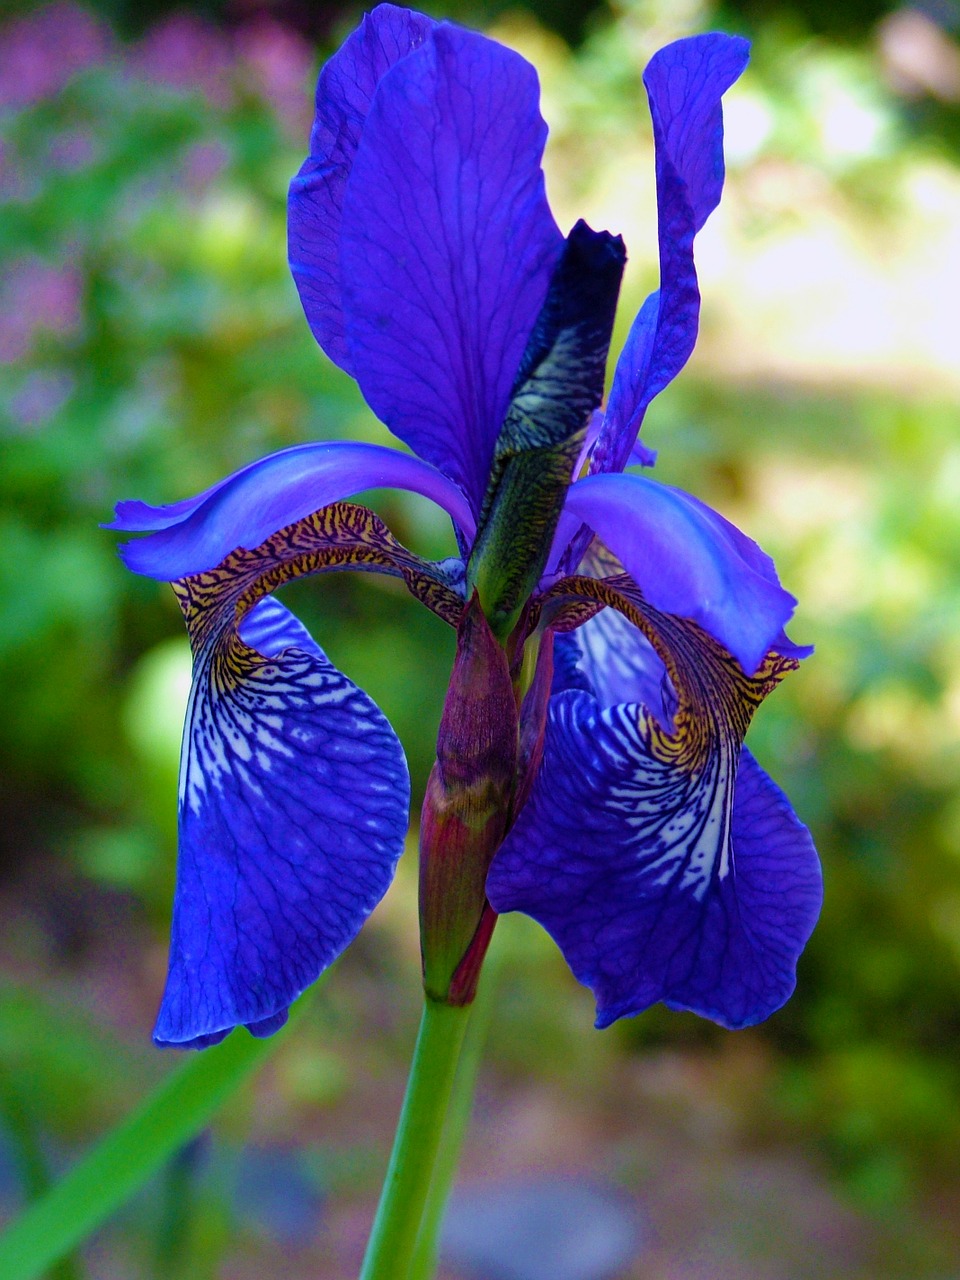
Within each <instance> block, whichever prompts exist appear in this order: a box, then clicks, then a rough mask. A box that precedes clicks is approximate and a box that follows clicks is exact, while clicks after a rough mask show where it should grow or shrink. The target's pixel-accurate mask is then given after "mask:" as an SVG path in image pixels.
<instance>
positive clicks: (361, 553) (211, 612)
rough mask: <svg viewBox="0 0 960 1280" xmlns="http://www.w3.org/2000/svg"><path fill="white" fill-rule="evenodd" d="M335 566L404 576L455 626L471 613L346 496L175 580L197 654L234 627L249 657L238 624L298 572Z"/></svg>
mask: <svg viewBox="0 0 960 1280" xmlns="http://www.w3.org/2000/svg"><path fill="white" fill-rule="evenodd" d="M333 569H356V570H360V571H364V570H368V571H374V572H380V573H386V574H389V575H390V576H393V577H399V578H402V579H403V580H404V582H405V583H406V586H407V588H408V590H409V591H410V592H411V594H412V595H413V596H415V597H416V598H417V599H418V600H420V601H421V602H422V603H423V604H425V605H426V606H427V608H428V609H431V610H432V611H433V612H434V613H436V614H437V615H438V616H439V617H441V618H442V619H443V620H444V621H445V622H447V623H449V625H450V626H453V627H455V626H456V625H457V623H458V622H459V619H460V615H461V614H462V612H463V600H462V599H461V597H460V596H459V595H458V594H457V592H456V591H455V590H454V589H453V587H452V586H450V585H449V584H448V583H447V582H446V581H445V580H444V577H443V575H442V573H441V571H440V570H439V569H437V568H436V567H435V566H433V565H431V564H430V563H429V562H427V561H425V560H421V558H420V557H419V556H416V555H414V554H413V552H411V551H408V550H407V549H406V548H405V547H404V546H402V545H401V544H400V543H399V542H398V541H397V540H396V538H394V536H393V534H392V533H391V532H390V530H389V529H388V528H387V527H386V525H385V524H384V523H383V521H382V520H380V519H379V518H378V517H377V516H375V515H374V514H373V512H372V511H368V510H367V509H366V507H361V506H358V505H357V504H355V503H348V502H339V503H334V504H332V505H330V506H327V507H323V508H322V509H321V510H319V511H316V512H314V513H313V514H312V515H309V516H305V517H304V518H303V519H302V520H298V521H296V523H295V524H291V525H288V526H287V527H286V528H284V529H281V530H279V532H277V533H275V534H274V535H273V536H272V537H270V538H268V539H267V540H266V541H265V542H263V543H262V544H261V545H260V546H259V547H256V548H254V549H252V550H247V549H246V548H243V547H240V548H238V549H237V550H236V551H233V552H231V554H230V555H229V556H227V557H226V559H224V560H223V561H222V562H221V563H220V564H219V565H217V567H216V568H215V569H210V570H207V571H205V572H203V573H197V574H193V575H191V576H190V577H188V578H182V579H180V581H178V582H174V583H173V584H172V585H173V589H174V591H175V593H176V595H177V599H178V601H179V603H180V608H181V610H182V612H183V616H184V619H185V621H186V624H187V630H188V632H189V635H190V643H191V646H192V648H193V651H194V653H195V654H198V653H200V652H202V651H204V650H206V649H207V648H208V647H209V646H210V645H211V644H213V643H216V641H217V640H218V639H219V638H220V637H222V635H223V633H224V631H227V630H229V631H231V632H233V633H234V640H233V644H232V645H231V648H235V649H236V659H237V660H241V655H240V650H241V649H242V648H243V647H244V646H243V645H242V642H241V641H239V639H237V638H236V634H235V629H236V627H237V626H238V625H239V623H240V622H241V620H242V619H243V617H244V615H245V614H246V613H247V612H248V611H249V610H250V609H252V608H253V606H254V605H255V604H256V603H257V601H258V600H260V599H262V598H263V597H264V596H265V595H269V594H270V593H271V592H273V591H276V590H277V589H278V588H279V587H281V586H283V585H284V584H285V583H287V582H292V581H293V580H294V579H296V578H302V577H305V576H307V575H309V574H314V573H323V572H325V571H328V570H333ZM230 665H232V663H231V664H230Z"/></svg>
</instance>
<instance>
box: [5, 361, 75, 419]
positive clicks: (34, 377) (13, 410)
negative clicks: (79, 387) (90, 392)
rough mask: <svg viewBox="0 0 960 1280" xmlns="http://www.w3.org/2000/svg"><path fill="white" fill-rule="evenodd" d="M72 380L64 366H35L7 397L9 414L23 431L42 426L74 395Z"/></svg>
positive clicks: (73, 380)
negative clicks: (52, 368)
mask: <svg viewBox="0 0 960 1280" xmlns="http://www.w3.org/2000/svg"><path fill="white" fill-rule="evenodd" d="M74 387H75V379H74V378H73V377H72V376H71V375H70V374H69V373H68V372H67V371H66V370H64V369H58V370H54V371H51V370H45V369H34V370H33V372H31V373H29V374H28V375H27V377H26V378H25V379H24V381H23V385H22V386H21V387H20V389H19V390H18V391H17V392H16V393H15V394H14V395H13V396H12V397H11V399H10V417H11V419H12V421H13V424H14V427H15V428H17V429H18V430H19V431H20V432H21V433H22V434H27V433H28V432H31V431H37V430H39V429H40V428H41V427H45V426H46V425H47V423H48V422H49V421H50V419H51V418H52V417H53V416H54V414H55V413H57V411H58V410H59V409H61V408H62V407H63V405H64V404H65V403H66V401H67V400H68V399H69V398H70V396H71V395H72V394H73V391H74Z"/></svg>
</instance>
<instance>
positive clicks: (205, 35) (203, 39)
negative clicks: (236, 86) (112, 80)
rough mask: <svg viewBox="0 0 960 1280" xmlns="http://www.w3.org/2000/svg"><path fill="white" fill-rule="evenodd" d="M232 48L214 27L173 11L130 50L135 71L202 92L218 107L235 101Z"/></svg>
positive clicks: (171, 85) (174, 86) (160, 82)
mask: <svg viewBox="0 0 960 1280" xmlns="http://www.w3.org/2000/svg"><path fill="white" fill-rule="evenodd" d="M232 63H233V57H232V51H231V49H230V44H229V41H228V40H227V39H226V37H224V36H223V35H222V34H221V33H220V32H218V31H217V30H216V29H215V28H213V27H211V26H210V25H209V24H207V23H205V22H202V21H201V20H200V19H199V18H196V17H194V16H193V15H192V14H188V13H178V14H174V15H173V16H172V17H170V18H167V19H166V20H165V21H163V22H161V23H159V24H158V25H157V26H156V27H154V28H153V29H152V30H151V31H149V32H148V33H147V35H146V36H144V38H143V40H142V41H141V43H140V45H139V46H138V47H137V48H136V49H134V50H133V51H132V52H131V55H130V65H131V67H132V68H133V70H134V71H135V72H136V73H137V74H139V75H141V76H143V77H145V78H146V79H147V80H150V81H152V82H153V83H154V84H157V85H164V86H166V87H167V88H172V89H182V90H185V91H187V92H192V91H198V92H200V93H203V94H204V95H205V96H206V97H207V98H208V99H209V100H210V101H211V102H212V103H214V104H215V105H216V106H219V107H226V106H229V105H230V103H231V102H232V100H233V90H232V85H231V72H232V69H233V68H232Z"/></svg>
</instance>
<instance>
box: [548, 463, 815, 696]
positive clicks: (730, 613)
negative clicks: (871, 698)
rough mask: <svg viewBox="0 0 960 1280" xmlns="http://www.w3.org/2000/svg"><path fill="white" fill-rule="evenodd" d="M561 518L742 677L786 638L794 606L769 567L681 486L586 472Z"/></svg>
mask: <svg viewBox="0 0 960 1280" xmlns="http://www.w3.org/2000/svg"><path fill="white" fill-rule="evenodd" d="M564 513H565V515H566V516H567V517H572V518H573V519H575V520H579V521H582V522H583V523H584V524H585V525H588V526H589V527H590V528H592V529H593V530H594V531H595V532H596V534H597V535H598V536H599V537H600V538H601V539H602V540H603V542H604V543H605V544H606V546H607V547H608V548H609V549H610V551H612V552H613V553H614V555H615V556H616V558H617V560H619V561H620V563H621V564H622V565H623V567H624V568H625V569H626V570H627V572H628V573H629V574H630V576H631V577H632V578H633V579H634V581H635V582H636V584H637V586H638V587H639V588H640V590H641V591H642V592H643V595H644V597H645V599H646V600H647V601H648V602H649V603H650V604H651V605H653V606H654V608H656V609H659V610H660V611H661V612H663V613H669V614H675V615H678V616H680V617H685V618H690V619H692V620H693V621H694V622H697V623H699V624H700V625H701V626H702V627H703V628H704V629H705V630H706V631H708V632H709V633H710V634H711V635H712V636H714V637H715V638H716V639H717V640H718V641H719V642H720V643H721V644H722V645H723V646H724V647H725V648H726V649H728V650H729V651H730V652H731V653H732V654H733V655H734V656H735V657H736V658H737V660H738V661H739V662H740V664H741V665H742V667H743V669H744V671H746V672H748V673H750V672H753V671H755V670H756V669H757V667H758V666H759V665H760V663H761V662H762V660H763V657H764V655H765V654H766V652H767V651H768V650H769V649H770V648H771V647H772V645H773V644H774V642H775V641H777V640H780V639H783V640H785V639H786V637H784V636H783V627H784V625H785V623H786V622H787V621H788V619H789V618H790V617H791V615H792V613H793V610H794V607H795V605H796V600H795V598H794V597H793V596H792V595H790V593H789V592H787V591H784V589H783V587H781V586H780V582H779V579H778V577H777V572H776V568H775V567H774V564H773V561H772V560H771V559H770V557H769V556H768V555H767V554H766V553H765V552H764V551H762V550H761V549H760V547H758V546H757V544H756V543H755V542H754V541H753V540H752V539H750V538H748V537H747V536H746V534H744V533H741V532H740V530H739V529H737V528H736V526H735V525H732V524H731V523H730V521H729V520H725V519H724V517H723V516H721V515H719V514H718V513H717V512H716V511H713V510H711V508H710V507H708V506H706V504H705V503H702V502H700V501H699V500H698V499H696V498H694V497H691V495H690V494H687V493H684V492H683V490H681V489H674V488H672V487H671V486H669V485H665V484H660V483H658V482H657V481H656V480H650V479H648V478H647V477H646V476H638V475H597V476H588V477H587V478H586V479H584V480H578V481H577V482H576V483H575V484H573V485H571V486H570V489H569V492H568V494H567V502H566V506H565V508H564ZM787 644H789V641H787ZM790 651H791V653H792V655H793V656H796V657H801V656H805V653H806V652H809V650H806V651H804V650H800V649H797V648H796V647H795V646H792V645H791V646H790Z"/></svg>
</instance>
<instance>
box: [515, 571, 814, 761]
mask: <svg viewBox="0 0 960 1280" xmlns="http://www.w3.org/2000/svg"><path fill="white" fill-rule="evenodd" d="M586 602H593V603H595V604H598V605H600V606H603V605H606V606H607V607H609V608H613V609H616V610H617V611H618V612H620V613H622V614H623V615H624V617H626V618H628V619H629V620H630V621H631V622H632V623H633V624H634V626H636V627H638V628H639V629H640V631H642V632H643V634H644V635H645V636H646V638H647V639H648V640H649V641H650V643H651V645H652V646H653V648H654V649H655V650H656V652H657V654H658V656H659V657H660V659H661V661H662V662H663V664H664V666H665V667H666V669H667V674H668V675H669V676H670V679H671V681H672V683H673V687H674V689H675V691H676V693H677V699H678V705H677V710H676V714H675V715H674V718H673V724H672V725H663V724H661V723H660V722H659V721H658V720H657V719H656V718H655V717H654V716H652V715H650V714H649V713H648V714H646V715H645V716H644V717H643V724H642V728H643V731H644V736H645V739H646V741H647V744H648V746H649V749H650V752H651V754H652V755H653V756H655V757H656V758H657V759H659V760H662V761H663V762H664V763H673V764H675V765H677V766H678V767H679V768H681V769H683V770H684V771H685V772H688V773H695V772H697V771H698V770H700V769H702V768H703V767H704V765H705V764H706V763H707V761H708V759H709V757H710V756H711V754H712V753H713V752H714V751H716V749H717V745H718V739H719V740H720V741H721V742H724V743H726V744H732V743H736V745H737V748H738V749H739V744H740V743H742V741H743V739H744V736H745V735H746V732H747V727H748V725H749V724H750V721H751V719H752V718H753V713H754V712H755V711H756V709H757V707H758V706H759V705H760V703H761V702H762V701H763V699H764V698H765V697H766V696H767V694H768V693H770V692H771V690H772V689H774V688H775V686H776V685H777V684H778V683H779V682H780V681H781V680H782V679H783V677H784V676H785V675H787V674H788V673H789V672H790V671H794V670H796V668H797V667H798V665H799V663H798V662H797V660H796V659H795V658H787V657H784V656H783V655H781V654H779V653H776V652H775V651H774V650H772V649H771V650H770V652H769V653H768V654H767V656H766V657H765V658H764V660H763V662H762V663H761V665H760V668H759V670H757V671H756V672H755V673H754V674H753V675H752V676H748V675H746V674H745V672H744V671H743V668H742V667H741V666H740V664H739V662H738V661H737V660H736V658H734V657H733V655H732V654H730V653H728V652H727V650H726V649H724V647H723V646H722V645H721V644H720V643H719V642H718V641H716V640H715V639H714V638H713V637H712V636H711V635H709V634H708V633H707V632H706V631H705V630H704V629H703V628H702V627H701V626H699V625H698V624H697V623H696V622H693V621H692V620H691V619H689V618H679V617H676V616H674V615H673V614H668V613H662V612H661V611H660V610H658V609H655V608H654V607H653V606H652V605H651V604H650V603H649V602H648V601H646V600H645V599H644V597H643V595H642V593H641V592H640V590H639V589H638V588H637V586H636V584H635V583H634V582H633V580H632V579H631V578H630V577H628V576H627V575H626V574H623V573H619V574H614V575H612V576H610V577H606V578H591V577H586V576H582V575H575V576H572V577H569V578H564V579H562V581H560V582H558V583H557V584H556V585H555V586H554V587H552V588H551V589H550V590H549V591H547V592H546V593H544V595H543V596H542V597H541V599H540V602H539V603H540V607H541V609H542V610H543V613H544V615H546V616H547V617H549V618H550V619H551V625H553V626H554V627H556V628H557V629H565V627H566V626H569V625H570V622H571V621H572V620H573V619H576V618H577V617H578V616H579V614H580V612H581V611H582V609H583V606H584V604H585V603H586Z"/></svg>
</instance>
